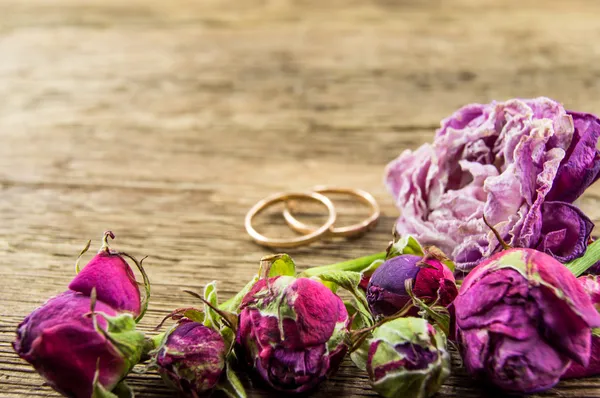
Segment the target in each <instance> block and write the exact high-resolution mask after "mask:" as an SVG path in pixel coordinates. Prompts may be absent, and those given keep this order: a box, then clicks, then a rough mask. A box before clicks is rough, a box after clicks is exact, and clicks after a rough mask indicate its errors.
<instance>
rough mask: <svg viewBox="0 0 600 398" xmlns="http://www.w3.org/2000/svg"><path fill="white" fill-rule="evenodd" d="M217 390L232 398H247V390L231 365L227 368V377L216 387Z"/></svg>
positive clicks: (228, 364)
mask: <svg viewBox="0 0 600 398" xmlns="http://www.w3.org/2000/svg"><path fill="white" fill-rule="evenodd" d="M216 389H217V390H220V391H223V392H224V393H225V394H226V395H227V396H228V397H230V398H246V397H247V395H246V390H245V389H244V385H243V384H242V382H241V381H240V379H239V377H238V376H237V374H236V373H235V371H234V370H233V369H232V367H231V364H230V363H227V365H226V367H225V376H224V377H222V378H221V380H220V381H219V383H218V384H217V386H216Z"/></svg>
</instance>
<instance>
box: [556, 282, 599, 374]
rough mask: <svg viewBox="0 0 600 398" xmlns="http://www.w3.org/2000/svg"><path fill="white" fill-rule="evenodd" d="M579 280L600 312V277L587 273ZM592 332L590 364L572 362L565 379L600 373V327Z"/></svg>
mask: <svg viewBox="0 0 600 398" xmlns="http://www.w3.org/2000/svg"><path fill="white" fill-rule="evenodd" d="M577 280H578V281H579V283H581V286H583V288H584V290H585V291H586V292H587V294H588V295H589V296H590V299H591V300H592V304H594V306H595V307H596V310H598V311H599V312H600V277H599V276H597V275H586V276H581V277H579V278H577ZM592 332H593V333H592V349H591V355H590V362H589V363H588V366H586V367H584V366H581V365H579V364H577V363H572V364H571V366H569V369H567V371H566V372H565V374H564V375H563V376H562V378H563V379H569V378H577V377H587V376H596V375H598V374H600V329H594V330H593V331H592Z"/></svg>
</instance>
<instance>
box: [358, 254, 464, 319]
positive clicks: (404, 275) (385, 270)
mask: <svg viewBox="0 0 600 398" xmlns="http://www.w3.org/2000/svg"><path fill="white" fill-rule="evenodd" d="M407 280H411V281H412V287H413V293H414V295H415V296H416V297H417V298H419V299H421V300H423V301H424V302H425V303H426V304H432V303H434V302H436V303H437V305H441V306H444V307H446V306H448V305H450V304H451V303H452V301H453V300H454V298H455V297H456V295H457V294H458V289H457V287H456V283H455V280H454V275H453V274H452V271H450V269H449V268H448V267H446V266H445V265H444V264H442V262H441V261H439V260H437V259H435V258H431V257H427V258H423V257H421V256H415V255H410V254H403V255H400V256H397V257H392V258H391V259H389V260H387V261H386V262H384V263H383V264H381V265H380V266H379V267H378V268H377V269H376V270H375V272H374V273H373V276H371V280H370V281H369V285H368V287H367V300H368V302H369V307H370V309H371V312H372V313H373V315H384V316H390V315H394V314H395V313H397V312H398V311H400V310H401V309H402V308H403V307H404V306H405V305H406V303H408V302H409V301H411V300H412V299H411V297H410V296H409V294H408V293H407V292H406V288H405V282H406V281H407ZM416 313H417V309H416V308H415V310H414V311H413V312H412V315H416Z"/></svg>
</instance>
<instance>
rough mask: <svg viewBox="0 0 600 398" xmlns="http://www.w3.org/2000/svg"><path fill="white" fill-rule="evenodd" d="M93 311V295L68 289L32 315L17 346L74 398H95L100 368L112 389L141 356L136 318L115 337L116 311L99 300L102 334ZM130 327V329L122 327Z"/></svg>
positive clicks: (105, 385) (57, 387)
mask: <svg viewBox="0 0 600 398" xmlns="http://www.w3.org/2000/svg"><path fill="white" fill-rule="evenodd" d="M90 311H91V303H90V298H89V297H87V296H85V295H83V294H81V293H76V292H72V291H66V292H64V293H62V294H59V295H58V296H55V297H53V298H51V299H50V300H48V301H47V302H46V303H45V304H43V305H42V306H41V307H39V308H37V309H36V310H34V311H33V312H32V313H31V314H29V315H28V316H27V317H26V318H25V320H23V322H22V323H21V324H20V325H19V327H18V329H17V339H16V340H15V342H14V343H13V348H14V349H15V351H16V352H17V354H19V356H20V357H21V358H23V359H24V360H26V361H27V362H29V363H30V364H31V365H33V367H34V368H35V369H36V370H37V372H38V373H39V374H40V375H41V376H42V377H44V378H45V379H46V380H47V382H48V384H49V385H50V386H51V387H52V388H54V389H55V390H56V391H58V392H60V393H61V394H63V395H66V396H69V397H77V398H90V397H91V396H92V390H93V380H94V374H95V372H96V370H97V369H98V370H99V379H98V382H99V384H100V385H101V386H102V387H103V388H104V389H106V390H108V391H110V390H112V389H113V388H114V387H115V386H116V385H117V384H118V383H119V381H121V379H123V378H124V377H125V375H126V374H127V373H128V372H129V370H130V369H131V368H132V367H133V366H134V365H135V364H136V363H137V362H138V361H139V359H140V355H141V350H142V346H143V339H144V335H143V334H142V333H141V332H136V331H135V330H134V329H135V323H134V321H133V318H132V317H131V315H129V314H127V315H124V317H125V318H127V319H126V320H125V321H123V319H120V320H119V322H120V326H121V329H120V330H119V332H120V334H119V335H118V336H117V335H114V336H115V337H113V338H111V339H109V338H108V337H107V334H108V335H110V332H111V327H110V324H109V319H116V318H114V317H115V316H116V315H117V314H116V311H115V310H114V309H112V308H111V307H110V306H108V305H106V304H105V303H102V302H100V301H98V302H96V305H95V312H96V313H97V315H96V320H97V323H98V327H99V328H100V329H102V331H100V330H97V329H95V328H94V324H93V321H92V316H91V314H90ZM105 316H106V317H107V318H105ZM126 321H129V322H126ZM125 326H127V330H125V329H123V328H122V327H125Z"/></svg>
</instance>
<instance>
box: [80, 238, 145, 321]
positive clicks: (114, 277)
mask: <svg viewBox="0 0 600 398" xmlns="http://www.w3.org/2000/svg"><path fill="white" fill-rule="evenodd" d="M108 236H111V237H114V235H113V234H112V232H110V231H109V232H106V234H105V236H104V244H103V245H102V247H101V248H100V250H99V251H98V254H96V256H95V257H94V258H92V260H91V261H90V262H89V263H88V264H87V265H86V266H85V268H83V270H82V271H81V272H80V273H79V274H78V275H77V276H76V277H75V279H73V280H72V281H71V283H70V284H69V289H71V290H73V291H75V292H80V293H83V294H85V295H86V296H89V295H90V294H91V292H92V289H93V288H96V294H97V298H98V300H100V301H102V302H104V303H105V304H108V305H110V306H111V307H112V308H114V309H115V310H117V311H119V312H122V311H128V312H131V313H133V314H135V315H136V316H138V315H140V312H141V301H140V289H139V287H138V284H137V281H136V279H135V275H134V274H133V271H132V270H131V267H130V266H129V264H128V263H127V261H125V259H124V258H123V256H122V255H121V254H120V253H118V252H115V251H113V250H112V249H110V248H109V247H108V244H107V241H106V240H107V238H108Z"/></svg>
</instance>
